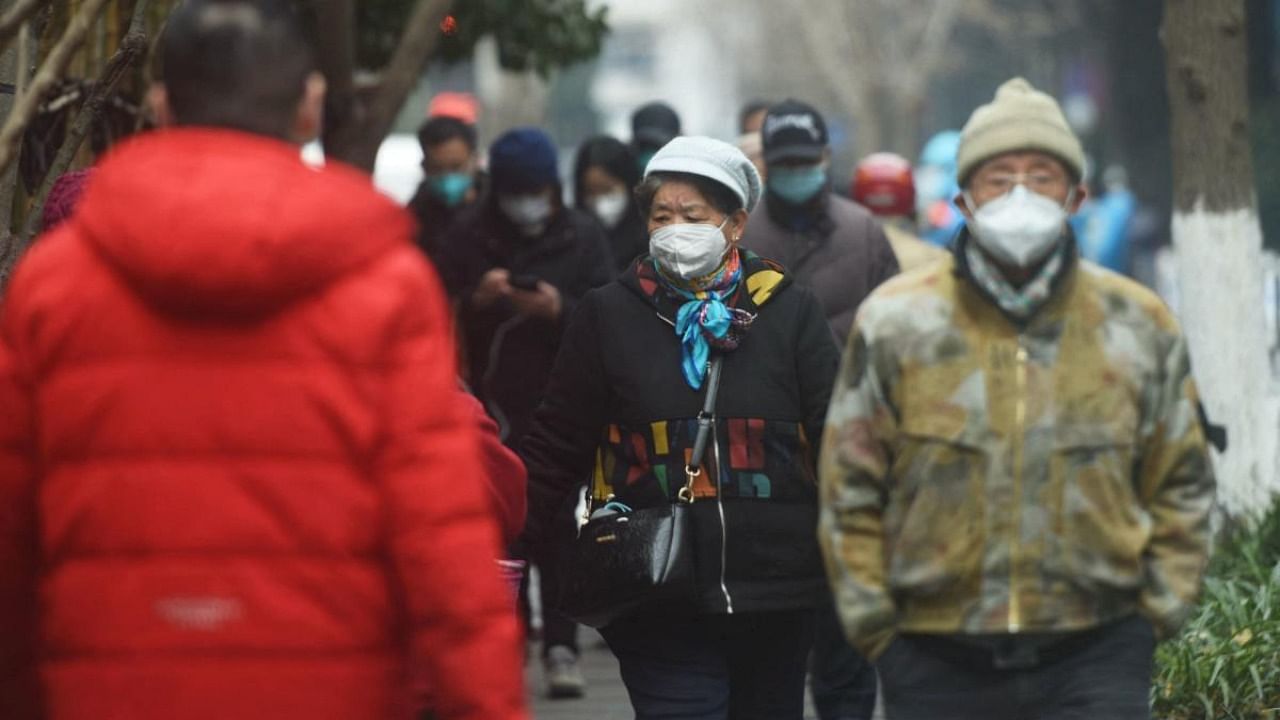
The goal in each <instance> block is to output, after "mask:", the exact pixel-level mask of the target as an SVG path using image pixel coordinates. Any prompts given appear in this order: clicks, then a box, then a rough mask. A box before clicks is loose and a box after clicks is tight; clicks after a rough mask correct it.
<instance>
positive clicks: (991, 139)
mask: <svg viewBox="0 0 1280 720" xmlns="http://www.w3.org/2000/svg"><path fill="white" fill-rule="evenodd" d="M1020 150H1039V151H1041V152H1046V153H1049V154H1050V155H1053V156H1055V157H1057V158H1058V159H1059V160H1061V161H1062V162H1063V163H1064V164H1065V165H1066V166H1067V169H1068V170H1069V171H1070V172H1071V173H1072V174H1073V175H1074V176H1075V177H1076V178H1080V177H1082V176H1083V175H1084V148H1083V147H1081V145H1080V140H1079V138H1077V137H1076V134H1075V133H1074V132H1072V131H1071V126H1070V125H1068V124H1067V118H1066V117H1065V116H1064V115H1063V114H1062V108H1060V107H1058V101H1057V100H1054V99H1053V97H1051V96H1050V95H1048V94H1046V93H1042V92H1040V91H1039V90H1036V89H1035V88H1033V87H1031V83H1029V82H1027V81H1026V80H1024V79H1022V78H1020V77H1017V78H1014V79H1012V80H1009V81H1007V82H1006V83H1005V84H1003V85H1001V86H1000V89H999V90H996V97H995V100H992V101H991V103H989V104H987V105H983V106H982V107H979V108H978V109H977V110H974V111H973V115H972V116H970V117H969V122H967V123H965V125H964V130H963V131H962V132H961V133H960V149H959V151H958V152H957V153H956V178H957V179H958V180H959V181H960V185H961V187H963V186H964V184H965V182H967V181H968V179H969V175H971V174H972V173H973V171H974V170H977V169H978V166H979V165H981V164H982V163H984V162H986V161H987V160H990V159H991V158H993V157H995V156H997V155H1003V154H1004V153H1007V152H1016V151H1020Z"/></svg>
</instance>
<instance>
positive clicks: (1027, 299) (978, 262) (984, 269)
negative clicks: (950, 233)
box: [964, 238, 1067, 320]
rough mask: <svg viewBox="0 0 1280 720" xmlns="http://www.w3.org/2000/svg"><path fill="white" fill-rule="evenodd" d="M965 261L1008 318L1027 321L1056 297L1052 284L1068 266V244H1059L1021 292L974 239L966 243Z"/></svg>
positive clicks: (975, 277) (971, 272) (977, 280)
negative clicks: (988, 257)
mask: <svg viewBox="0 0 1280 720" xmlns="http://www.w3.org/2000/svg"><path fill="white" fill-rule="evenodd" d="M964 251H965V253H964V254H965V260H967V261H968V264H969V273H970V274H971V275H972V276H973V279H974V281H975V282H977V283H978V284H979V285H981V286H982V289H983V290H986V291H987V294H988V295H990V296H991V297H992V298H993V299H994V300H995V301H996V303H997V304H998V305H999V306H1000V307H1001V308H1002V309H1003V310H1004V311H1005V312H1006V313H1008V314H1010V315H1012V316H1014V317H1016V318H1018V319H1019V320H1026V319H1027V318H1029V317H1031V316H1032V315H1034V314H1035V312H1036V311H1037V310H1039V309H1040V308H1041V307H1042V306H1043V305H1044V304H1045V303H1046V302H1048V301H1049V296H1050V295H1052V294H1053V281H1054V280H1055V279H1056V278H1057V277H1058V273H1059V272H1060V271H1061V270H1062V268H1063V266H1064V264H1065V263H1066V256H1067V244H1066V243H1060V244H1059V245H1058V249H1057V250H1054V251H1053V255H1051V256H1050V257H1049V261H1048V262H1046V263H1045V264H1044V267H1042V268H1040V272H1038V273H1036V276H1035V277H1033V278H1031V280H1030V281H1029V282H1028V283H1027V284H1026V285H1023V286H1022V287H1021V288H1017V287H1014V286H1013V284H1012V283H1010V282H1009V281H1008V280H1006V279H1005V277H1004V275H1003V274H1002V273H1001V272H1000V269H999V268H997V267H996V266H995V265H994V264H993V263H991V261H989V260H987V257H986V256H985V255H983V254H982V252H981V251H980V250H978V248H977V247H976V243H975V242H974V241H973V239H972V238H970V239H969V242H967V243H965V248H964Z"/></svg>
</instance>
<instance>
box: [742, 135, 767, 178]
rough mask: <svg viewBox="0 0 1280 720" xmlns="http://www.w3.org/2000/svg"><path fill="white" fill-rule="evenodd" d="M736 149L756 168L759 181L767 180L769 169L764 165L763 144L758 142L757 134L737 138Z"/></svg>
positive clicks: (758, 136)
mask: <svg viewBox="0 0 1280 720" xmlns="http://www.w3.org/2000/svg"><path fill="white" fill-rule="evenodd" d="M738 149H739V150H741V151H742V154H743V155H746V156H747V159H748V160H750V161H751V164H752V165H755V166H756V172H758V173H760V179H761V180H766V179H768V172H769V168H767V167H766V166H765V164H764V144H763V143H762V142H761V141H760V133H759V132H749V133H745V134H743V135H739V136H738Z"/></svg>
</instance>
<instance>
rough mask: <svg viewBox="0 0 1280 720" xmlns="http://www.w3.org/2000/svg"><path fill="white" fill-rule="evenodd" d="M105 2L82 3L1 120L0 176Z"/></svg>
mask: <svg viewBox="0 0 1280 720" xmlns="http://www.w3.org/2000/svg"><path fill="white" fill-rule="evenodd" d="M107 2H108V0H85V3H84V5H82V6H81V7H80V12H78V13H76V15H75V17H73V18H71V22H70V23H68V24H67V29H66V31H65V32H64V33H63V34H62V37H61V38H60V39H59V40H58V42H57V44H56V45H54V46H53V48H52V49H51V50H50V51H49V56H48V57H47V58H46V59H45V61H44V64H43V65H42V66H41V67H40V69H39V70H38V71H37V72H36V76H35V79H33V80H32V81H31V87H30V89H28V90H27V92H26V93H25V94H24V95H23V96H22V97H20V98H18V100H17V102H16V103H14V108H13V112H11V113H10V114H9V117H8V118H7V119H6V120H5V123H4V127H3V128H0V175H3V174H4V171H5V170H7V169H8V168H9V165H10V164H11V163H13V162H14V160H16V159H17V156H18V150H19V148H20V146H21V144H22V135H23V133H25V132H26V130H27V127H28V126H29V125H30V124H31V120H32V119H33V118H34V117H35V115H36V111H37V110H39V108H40V101H41V100H43V99H44V95H45V93H47V92H48V91H49V89H50V88H51V87H53V85H54V83H56V82H57V81H58V79H59V78H61V77H62V75H63V73H64V72H66V69H67V65H68V63H70V62H71V57H72V55H73V54H74V53H75V51H76V49H77V48H79V47H80V45H81V44H83V43H84V40H85V36H86V35H88V33H89V29H90V27H91V26H92V25H93V20H94V18H96V17H97V16H98V15H99V14H100V13H101V12H102V8H103V7H105V6H106V4H107Z"/></svg>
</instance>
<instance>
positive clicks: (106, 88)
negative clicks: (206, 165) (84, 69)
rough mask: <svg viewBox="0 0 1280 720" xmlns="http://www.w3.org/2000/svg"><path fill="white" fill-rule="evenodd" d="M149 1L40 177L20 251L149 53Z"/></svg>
mask: <svg viewBox="0 0 1280 720" xmlns="http://www.w3.org/2000/svg"><path fill="white" fill-rule="evenodd" d="M150 4H151V0H137V2H136V3H135V4H134V6H133V17H132V19H131V20H130V22H129V30H128V32H127V33H126V34H125V36H124V37H123V38H122V39H121V40H120V45H119V47H118V48H117V49H116V52H115V54H114V55H113V56H112V57H111V59H110V60H108V61H107V64H106V67H105V68H103V71H102V76H101V77H99V78H98V80H97V82H95V83H94V84H93V87H92V89H91V90H90V91H89V97H88V98H87V99H86V100H85V101H84V104H83V105H82V106H81V108H80V111H79V112H78V113H76V116H75V119H73V120H72V121H71V124H70V125H69V126H68V128H67V136H66V138H65V139H64V140H63V141H62V147H60V148H58V154H57V156H56V157H55V158H54V159H53V163H52V164H51V165H50V166H49V170H48V171H47V172H46V173H45V176H44V180H42V181H41V183H40V188H39V189H38V190H37V191H36V194H35V198H34V201H33V202H32V204H31V211H30V212H29V213H28V214H27V222H26V226H25V229H24V230H23V232H22V236H21V237H20V238H19V239H18V242H19V243H20V244H19V245H18V246H17V252H18V254H19V255H21V253H22V252H23V251H24V250H25V249H26V246H27V245H29V244H30V243H31V240H32V239H33V238H35V236H36V233H38V232H39V231H40V230H41V227H40V223H41V221H42V220H43V215H44V206H45V203H46V202H47V201H48V199H49V193H50V192H51V191H52V190H53V185H54V183H56V182H57V181H58V178H59V177H61V176H62V175H63V174H64V173H66V172H67V170H68V169H69V168H70V167H71V163H72V162H73V161H74V160H75V156H76V154H77V153H78V152H79V151H80V145H81V143H83V142H84V139H85V137H86V136H88V134H89V131H90V130H91V129H92V128H93V124H94V123H95V122H97V120H98V118H99V117H100V116H101V115H102V108H103V106H104V105H106V102H107V98H109V97H110V96H111V94H112V93H114V92H115V91H116V88H117V87H119V85H120V81H121V80H123V79H124V75H125V73H126V72H128V71H129V69H130V68H132V67H134V66H135V65H137V64H138V63H140V62H141V61H142V59H143V58H144V57H146V55H147V32H146V19H147V8H148V6H150Z"/></svg>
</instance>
